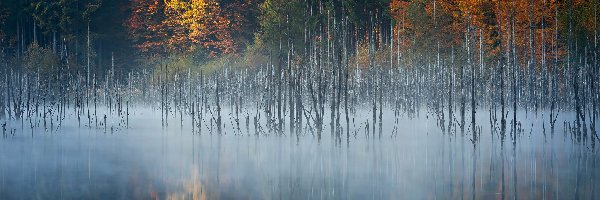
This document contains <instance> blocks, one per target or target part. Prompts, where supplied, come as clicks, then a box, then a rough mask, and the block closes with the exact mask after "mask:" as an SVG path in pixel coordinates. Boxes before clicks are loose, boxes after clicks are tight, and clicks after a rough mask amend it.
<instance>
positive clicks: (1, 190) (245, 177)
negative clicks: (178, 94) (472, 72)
mask: <svg viewBox="0 0 600 200" xmlns="http://www.w3.org/2000/svg"><path fill="white" fill-rule="evenodd" d="M137 112H139V113H138V114H137V115H135V117H132V119H131V122H130V128H129V129H123V130H120V131H117V132H115V133H113V134H111V133H110V132H104V130H102V129H90V128H77V127H78V126H77V124H76V122H75V124H69V123H65V124H63V126H62V128H61V129H60V131H55V132H53V133H49V132H47V131H44V130H34V131H35V133H34V136H33V137H31V135H30V134H29V133H30V130H27V129H25V130H20V129H19V124H18V123H11V124H9V125H8V126H9V127H8V128H14V129H15V130H16V131H17V132H16V133H15V134H14V136H9V137H6V138H5V139H2V140H0V176H1V181H0V199H84V198H85V199H88V198H91V199H436V198H441V199H461V198H464V199H473V198H475V199H514V198H521V199H571V198H583V199H594V198H596V197H598V196H599V195H600V194H599V191H598V190H597V189H596V188H597V185H596V182H597V181H596V180H597V171H598V170H597V167H596V166H597V163H598V161H599V160H600V159H599V157H598V155H599V154H598V150H597V148H595V147H592V146H591V145H590V144H589V143H588V144H582V143H580V142H578V140H577V139H576V138H575V139H573V138H572V137H573V136H572V134H571V132H569V130H570V129H569V127H568V126H569V125H568V123H556V129H555V130H554V131H553V132H556V133H553V134H546V130H545V129H546V128H544V127H549V126H548V124H547V122H548V121H550V120H548V119H547V118H546V117H545V116H548V115H542V114H540V115H535V116H533V115H531V114H530V115H529V116H527V117H526V116H525V113H519V119H526V120H521V121H520V124H521V125H520V128H519V129H520V131H519V132H515V133H514V134H517V135H518V138H517V140H512V139H511V138H507V136H510V135H511V133H510V131H511V130H510V128H508V129H503V128H501V127H498V125H499V124H500V123H498V124H497V125H496V126H494V125H487V124H486V123H483V122H484V120H480V119H486V117H488V116H489V115H490V113H486V112H483V111H482V112H479V113H478V116H477V117H478V118H477V119H478V121H480V122H481V124H477V127H479V136H478V141H477V142H476V143H474V142H473V141H472V137H471V135H470V134H472V133H471V131H470V130H469V129H468V128H467V129H466V130H465V131H464V132H460V128H459V129H456V128H448V127H447V125H446V124H447V122H444V123H440V122H439V120H438V119H436V118H435V117H433V116H434V115H431V114H428V113H426V112H423V113H426V114H421V115H415V116H414V117H398V116H396V115H394V113H391V112H390V113H388V112H384V113H383V117H382V118H381V121H380V122H381V123H382V124H383V125H382V129H383V131H382V134H381V136H379V135H378V134H379V133H378V130H377V129H375V131H377V134H373V132H371V130H373V126H372V125H373V124H370V127H369V124H368V123H369V119H370V118H369V117H370V116H369V114H370V113H365V114H364V116H363V115H360V114H358V115H356V116H355V117H354V119H353V121H355V123H354V124H350V125H348V127H350V129H351V130H346V131H344V130H341V131H340V133H339V134H338V133H336V134H329V133H327V132H326V131H327V130H330V128H329V127H327V124H328V123H325V124H324V128H323V131H324V132H323V134H322V137H317V136H316V135H315V136H313V135H312V134H311V133H310V132H308V130H310V129H309V128H308V127H305V128H303V129H304V130H305V131H306V132H304V133H303V134H289V133H288V134H283V135H267V134H255V133H256V132H257V129H259V127H258V126H252V124H251V123H250V124H251V125H249V126H248V127H246V130H244V129H235V130H234V129H231V128H230V127H231V126H225V129H224V130H223V131H224V133H223V134H210V133H209V131H208V129H209V128H210V127H206V128H205V130H203V132H204V133H203V134H192V131H191V127H189V128H188V127H187V126H185V124H186V123H188V122H187V121H185V120H184V121H183V124H184V126H171V127H168V128H166V129H163V128H161V126H160V122H159V121H160V120H155V119H158V118H157V117H155V116H153V114H152V112H151V111H137ZM567 116H568V114H563V115H562V117H559V119H558V121H559V122H560V121H568V120H569V119H568V118H567ZM224 120H225V124H227V123H228V122H227V119H224ZM65 122H68V120H65ZM361 122H362V123H361ZM440 124H441V125H442V126H443V127H445V128H446V130H445V131H443V130H442V129H441V128H440ZM262 126H265V125H264V124H263V125H262ZM596 128H597V127H596ZM452 130H459V131H458V132H455V131H452ZM505 131H506V132H505ZM341 133H347V134H341Z"/></svg>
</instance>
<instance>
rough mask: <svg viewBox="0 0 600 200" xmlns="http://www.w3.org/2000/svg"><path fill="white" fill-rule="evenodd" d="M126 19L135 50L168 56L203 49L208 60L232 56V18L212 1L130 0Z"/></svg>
mask: <svg viewBox="0 0 600 200" xmlns="http://www.w3.org/2000/svg"><path fill="white" fill-rule="evenodd" d="M131 8H132V14H131V16H130V18H129V20H128V23H127V25H128V27H129V28H130V34H131V36H132V37H133V38H134V40H135V42H136V43H137V47H138V48H139V49H140V50H141V51H142V52H146V53H155V54H156V53H158V54H171V53H186V52H192V51H195V50H196V49H197V48H198V47H202V48H203V50H205V51H207V53H208V55H209V57H214V56H218V55H221V54H230V53H235V51H236V48H235V46H236V44H235V43H234V41H233V39H232V36H231V33H232V32H233V31H235V30H236V27H235V26H234V25H235V24H234V23H232V22H231V18H230V17H231V16H230V15H229V14H227V13H225V12H223V11H222V10H221V7H220V5H219V3H218V2H216V1H214V0H192V1H182V0H150V1H146V0H133V1H132V6H131Z"/></svg>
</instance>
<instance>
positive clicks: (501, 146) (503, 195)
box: [500, 136, 506, 199]
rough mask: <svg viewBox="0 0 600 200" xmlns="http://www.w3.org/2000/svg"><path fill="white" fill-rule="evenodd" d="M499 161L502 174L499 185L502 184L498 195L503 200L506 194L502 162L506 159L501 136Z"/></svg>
mask: <svg viewBox="0 0 600 200" xmlns="http://www.w3.org/2000/svg"><path fill="white" fill-rule="evenodd" d="M500 159H501V160H502V163H501V171H502V174H501V178H502V180H501V184H502V192H501V193H500V194H501V196H502V198H501V199H504V198H505V196H506V192H505V184H504V178H505V177H504V161H505V160H506V158H504V137H503V136H502V137H501V139H500Z"/></svg>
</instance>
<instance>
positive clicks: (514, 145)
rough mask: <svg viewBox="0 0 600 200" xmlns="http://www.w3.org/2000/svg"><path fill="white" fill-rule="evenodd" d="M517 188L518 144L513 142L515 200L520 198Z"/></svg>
mask: <svg viewBox="0 0 600 200" xmlns="http://www.w3.org/2000/svg"><path fill="white" fill-rule="evenodd" d="M517 187H518V182H517V143H516V142H513V190H514V193H513V199H515V200H516V199H517V198H518V194H517Z"/></svg>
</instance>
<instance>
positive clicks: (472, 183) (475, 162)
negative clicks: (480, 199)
mask: <svg viewBox="0 0 600 200" xmlns="http://www.w3.org/2000/svg"><path fill="white" fill-rule="evenodd" d="M476 149H477V145H476V144H475V143H474V144H473V168H472V172H473V174H472V179H473V180H472V182H471V195H472V198H471V199H476V198H475V194H476V192H475V191H476V190H475V171H477V170H476V169H477V153H476V152H475V150H476Z"/></svg>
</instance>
